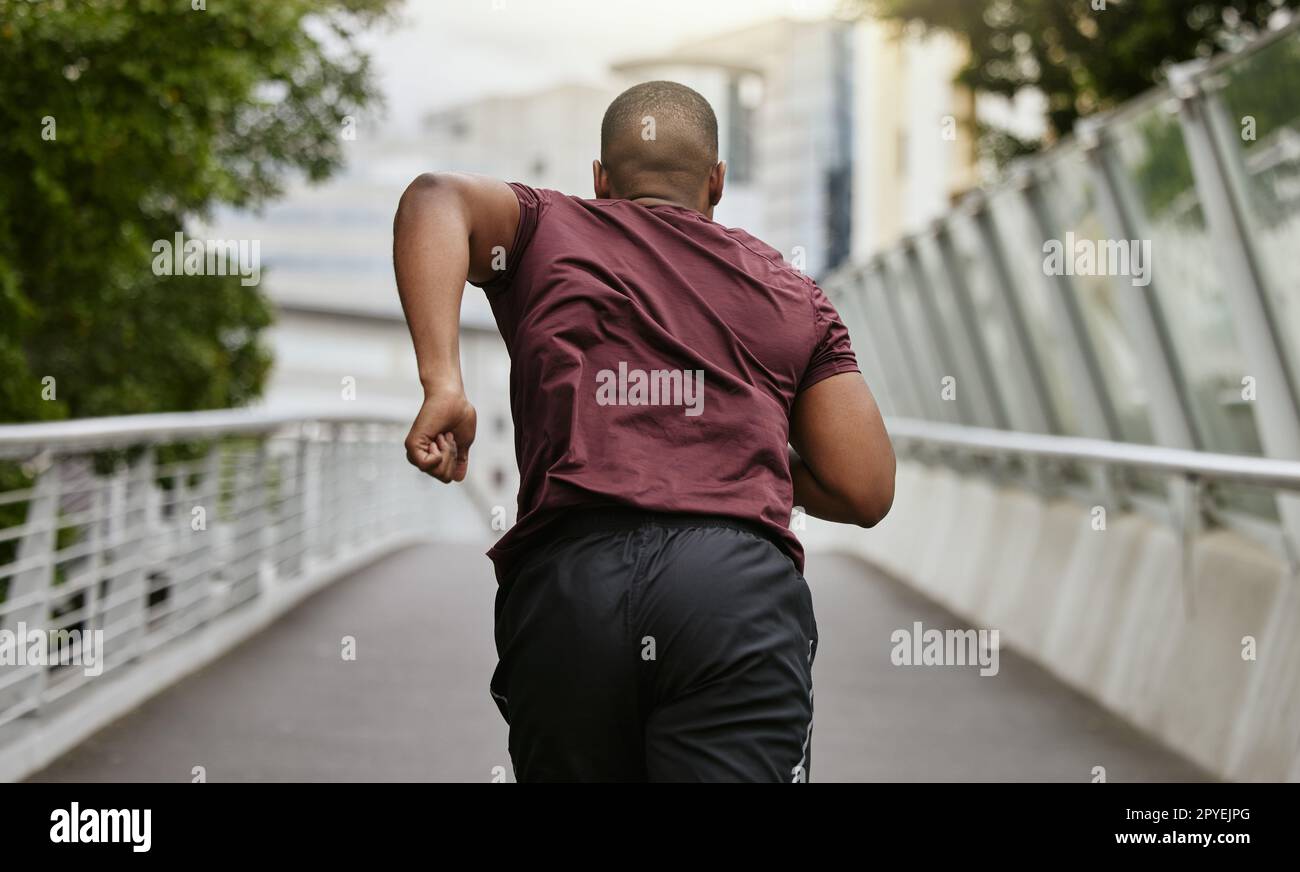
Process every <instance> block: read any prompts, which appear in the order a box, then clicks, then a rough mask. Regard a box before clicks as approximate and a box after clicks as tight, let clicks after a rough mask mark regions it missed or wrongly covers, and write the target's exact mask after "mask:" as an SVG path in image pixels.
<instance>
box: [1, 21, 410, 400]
mask: <svg viewBox="0 0 1300 872" xmlns="http://www.w3.org/2000/svg"><path fill="white" fill-rule="evenodd" d="M391 3H392V0H273V2H271V0H208V2H206V3H192V2H191V0H78V2H72V0H0V129H3V131H4V134H3V136H2V137H0V165H3V167H4V172H3V173H2V174H0V369H2V370H3V372H4V378H3V379H0V421H25V420H36V419H42V418H61V417H68V416H71V417H82V416H89V415H107V414H128V413H138V412H157V411H188V410H194V409H205V408H219V407H228V406H235V405H239V404H242V403H246V402H248V401H249V400H251V399H253V398H255V397H256V396H257V395H258V393H259V392H260V390H261V388H262V385H263V383H264V381H265V378H266V374H267V371H268V368H269V363H270V362H269V357H268V355H267V353H266V351H265V349H264V348H263V346H262V345H261V342H260V338H259V334H260V332H261V330H262V329H263V328H264V327H265V326H266V325H267V324H268V323H269V321H270V313H269V310H268V306H267V304H266V301H265V300H264V298H263V297H262V295H261V293H260V292H259V291H258V289H257V288H256V287H246V286H244V285H242V284H241V283H240V279H239V277H238V276H203V277H200V276H156V275H154V274H153V271H152V261H153V254H152V252H151V251H150V246H151V245H152V243H153V241H154V240H157V239H169V240H170V239H171V238H172V236H173V234H175V233H176V232H177V231H184V230H185V229H186V219H187V218H193V217H196V216H197V217H205V216H208V215H210V214H211V212H212V210H213V208H214V207H216V206H220V205H229V206H234V207H241V208H258V207H259V206H261V205H262V204H264V203H266V202H267V201H268V200H270V199H272V198H274V197H275V196H277V195H278V194H279V193H281V184H282V179H284V178H285V176H286V174H288V173H291V172H301V173H304V174H305V175H306V176H307V177H308V178H310V179H313V180H319V179H324V178H326V177H327V176H329V175H330V173H332V172H333V171H334V170H336V169H337V168H338V167H339V166H340V164H341V162H342V149H341V147H342V142H341V141H340V140H341V137H340V135H339V131H340V130H341V128H342V124H343V119H344V117H345V116H349V115H352V116H356V115H359V114H360V113H361V110H362V109H363V108H365V107H366V106H367V105H369V104H371V103H372V102H373V101H374V100H375V99H376V92H375V86H374V83H373V81H372V78H373V77H372V74H371V70H370V66H369V63H368V59H367V57H366V56H365V55H364V54H363V53H361V52H360V51H359V49H358V48H357V46H356V36H357V34H358V33H359V32H360V31H361V29H363V28H364V27H366V26H368V25H370V24H371V23H373V22H375V21H376V20H377V19H381V18H384V17H386V16H387V15H388V12H389V7H390V5H391ZM194 5H202V6H206V8H205V9H202V10H195V9H194V8H193V6H194ZM51 130H52V131H53V135H54V138H52V139H51V138H47V137H48V136H49V131H51ZM43 133H44V134H45V135H44V136H43ZM46 376H53V377H54V379H55V380H56V382H55V386H56V399H54V400H52V401H51V400H49V399H42V382H41V380H42V378H44V377H46Z"/></svg>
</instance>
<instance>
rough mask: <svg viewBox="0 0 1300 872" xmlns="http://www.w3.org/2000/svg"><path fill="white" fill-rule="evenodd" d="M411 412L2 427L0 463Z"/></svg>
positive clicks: (209, 415)
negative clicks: (42, 453) (55, 452)
mask: <svg viewBox="0 0 1300 872" xmlns="http://www.w3.org/2000/svg"><path fill="white" fill-rule="evenodd" d="M349 405H350V404H349ZM413 411H414V410H413V409H412V410H410V411H409V412H404V411H399V410H397V409H395V408H393V407H390V406H361V407H359V408H356V409H340V408H337V407H336V408H303V409H299V408H276V409H271V408H251V409H217V410H212V411H204V412H165V413H161V414H150V415H119V416H114V417H104V418H74V419H70V420H64V421H40V422H36V423H30V424H0V457H15V456H23V455H27V454H30V453H31V450H32V448H33V446H35V447H37V448H39V449H40V450H47V449H60V450H66V449H90V448H107V447H115V446H123V445H131V444H134V443H137V442H140V441H146V442H162V441H167V440H174V439H203V438H206V437H212V436H226V435H257V434H264V433H268V432H271V431H274V430H277V429H279V428H281V427H285V426H288V425H291V424H298V423H312V422H317V423H324V424H400V423H406V422H409V421H410V420H411V418H412V417H413Z"/></svg>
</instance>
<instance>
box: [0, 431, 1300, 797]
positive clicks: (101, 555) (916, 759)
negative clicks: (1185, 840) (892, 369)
mask: <svg viewBox="0 0 1300 872" xmlns="http://www.w3.org/2000/svg"><path fill="white" fill-rule="evenodd" d="M894 426H895V432H896V439H897V440H898V442H899V446H900V450H901V451H902V452H903V456H904V458H905V459H904V461H903V464H902V467H901V471H900V480H899V484H900V487H899V497H898V500H897V503H896V507H895V511H894V513H893V514H891V516H890V518H889V519H887V520H886V522H885V523H884V524H882V525H881V526H880V527H878V528H876V529H874V530H862V529H859V528H856V527H837V526H834V525H826V524H821V523H820V522H815V521H811V520H808V519H806V518H801V517H800V516H798V514H797V513H796V516H795V519H794V524H795V526H796V528H801V530H800V534H801V536H802V537H803V538H804V540H805V543H806V545H807V546H808V548H809V550H810V554H811V556H810V558H809V562H808V568H807V573H806V574H807V576H808V578H809V581H810V584H811V586H812V590H813V596H814V603H815V607H816V609H817V614H818V621H819V628H820V633H821V639H822V644H821V646H820V647H819V654H818V659H817V663H816V666H815V669H814V678H815V681H816V683H817V713H816V721H815V728H814V743H813V747H814V756H813V762H814V769H813V775H814V778H816V779H818V780H823V781H852V780H959V781H960V780H979V781H993V780H1051V781H1081V782H1082V781H1093V780H1099V779H1101V778H1105V779H1107V780H1113V781H1138V780H1162V781H1163V780H1202V779H1211V778H1214V777H1286V776H1288V775H1291V776H1292V777H1294V771H1293V770H1292V769H1289V768H1288V767H1293V766H1294V765H1295V764H1294V759H1295V758H1294V755H1292V756H1291V757H1287V753H1288V747H1287V743H1288V742H1290V743H1291V745H1294V740H1295V737H1296V735H1297V730H1296V723H1297V722H1296V720H1295V717H1296V715H1295V707H1294V706H1295V702H1296V700H1297V696H1296V693H1295V688H1294V685H1291V686H1288V687H1282V686H1271V687H1270V686H1269V685H1268V684H1267V683H1266V682H1268V681H1271V680H1273V679H1272V678H1269V677H1268V676H1275V677H1278V678H1282V679H1285V678H1286V677H1287V676H1289V678H1290V679H1291V680H1292V681H1294V679H1295V678H1296V675H1295V672H1294V668H1293V667H1294V666H1295V659H1294V658H1292V659H1291V662H1290V664H1289V667H1290V671H1289V672H1287V670H1281V671H1280V672H1279V671H1278V670H1271V671H1270V670H1265V669H1262V668H1261V667H1262V666H1265V665H1266V661H1268V658H1270V657H1273V656H1276V655H1275V654H1272V653H1269V654H1267V655H1265V654H1263V653H1261V656H1260V659H1259V661H1256V662H1249V661H1244V660H1242V659H1241V656H1240V650H1241V649H1240V645H1239V638H1238V636H1239V630H1242V629H1243V628H1245V629H1255V630H1256V631H1257V632H1258V633H1259V635H1260V638H1261V652H1263V651H1265V650H1267V651H1270V652H1272V651H1275V650H1277V649H1276V648H1274V647H1271V643H1270V642H1269V641H1268V640H1269V639H1270V638H1271V636H1270V635H1269V634H1270V633H1272V632H1276V633H1280V634H1283V635H1282V638H1285V639H1289V640H1291V642H1290V644H1293V643H1294V639H1295V636H1294V634H1293V633H1292V632H1291V631H1290V630H1289V629H1288V628H1287V627H1286V626H1285V623H1284V622H1285V619H1286V617H1285V616H1282V617H1279V614H1280V613H1279V612H1278V611H1277V610H1278V609H1279V608H1281V607H1282V604H1283V602H1284V601H1285V602H1289V603H1290V604H1291V605H1289V606H1287V607H1288V608H1294V602H1295V600H1294V597H1293V596H1292V597H1291V598H1290V599H1289V600H1288V599H1287V597H1288V596H1290V594H1288V593H1287V592H1288V591H1290V590H1291V588H1290V587H1287V586H1286V585H1287V584H1288V582H1287V581H1286V579H1285V578H1284V577H1283V574H1282V573H1281V571H1280V570H1279V567H1278V565H1275V564H1274V563H1272V562H1270V561H1269V560H1268V559H1267V558H1266V557H1263V556H1261V555H1259V554H1258V553H1255V552H1256V551H1257V550H1258V549H1251V548H1249V547H1246V546H1244V545H1243V544H1242V543H1241V542H1236V541H1234V540H1233V539H1232V536H1233V535H1234V534H1229V533H1224V532H1223V531H1213V532H1198V533H1196V534H1194V535H1193V537H1192V541H1190V542H1182V543H1180V539H1179V536H1180V534H1179V533H1178V532H1177V531H1175V530H1173V529H1172V528H1169V527H1161V526H1159V525H1158V524H1156V523H1154V522H1151V521H1148V520H1145V519H1143V518H1141V517H1138V516H1136V515H1122V516H1118V517H1113V518H1111V519H1109V521H1108V523H1107V526H1106V529H1105V530H1096V529H1094V516H1093V514H1092V513H1091V511H1090V509H1089V508H1088V507H1087V506H1084V505H1082V504H1078V503H1072V502H1070V501H1068V500H1057V499H1045V498H1043V497H1042V496H1041V495H1037V494H1033V493H1030V492H1028V491H1020V490H1017V489H1014V488H1010V487H1006V486H1000V485H998V484H997V483H996V482H995V481H994V480H993V479H991V478H989V477H987V476H981V475H978V474H970V473H969V472H968V473H967V474H963V473H961V472H959V471H956V470H954V469H952V468H951V467H950V466H948V465H945V464H943V463H941V462H939V461H938V459H937V458H936V457H926V456H925V455H926V453H927V452H929V453H938V452H941V451H943V450H946V449H947V450H957V449H956V448H955V444H956V440H958V439H959V438H960V439H967V440H970V439H973V438H974V437H975V436H976V435H985V436H986V438H989V440H990V442H995V441H996V440H995V439H993V438H992V437H987V434H975V433H974V431H970V430H961V429H959V428H954V429H952V430H942V429H938V430H931V429H928V428H932V426H933V425H928V424H925V423H923V422H903V421H897V422H894ZM404 430H405V422H404V421H399V420H397V419H396V418H393V417H391V416H386V415H379V414H372V415H359V414H356V413H352V414H350V415H348V416H329V415H317V416H313V417H309V418H308V417H295V416H288V415H274V414H270V413H265V412H215V413H196V414H190V415H164V416H139V417H135V418H119V419H100V420H94V421H81V422H61V423H56V424H37V425H21V426H11V427H3V428H0V454H3V455H4V456H6V457H8V458H11V459H20V460H21V465H20V466H19V469H20V474H22V475H24V476H26V477H27V479H28V481H27V482H26V486H24V487H16V488H12V489H10V490H9V491H7V492H6V493H5V495H4V500H3V504H4V505H5V506H6V507H9V508H10V509H12V508H14V507H19V506H21V507H22V509H23V511H22V513H21V516H22V517H21V521H18V522H16V523H13V524H11V525H9V526H7V527H6V528H4V530H3V533H0V535H3V537H4V541H5V542H7V543H10V544H11V547H10V550H9V551H8V552H7V553H6V555H5V564H4V566H3V572H4V577H5V578H6V579H7V581H6V586H5V594H4V600H3V602H0V629H2V630H3V631H7V632H9V633H10V634H11V635H12V634H16V633H17V632H18V628H19V627H20V626H24V625H25V626H26V628H27V632H28V633H30V632H31V630H32V628H37V627H39V628H44V629H46V630H49V631H58V630H66V631H69V632H70V631H74V630H75V631H77V632H78V634H79V635H80V636H81V637H82V638H83V639H85V640H87V641H86V642H85V647H86V648H87V649H91V648H94V650H93V651H91V652H90V654H89V656H85V655H86V654H87V652H86V651H82V652H81V653H82V655H83V657H82V660H90V661H93V662H92V663H90V664H86V663H83V662H80V661H73V662H67V663H63V664H59V663H57V662H46V663H40V662H35V661H36V660H38V659H39V658H37V657H34V656H30V655H31V654H32V652H30V651H29V652H28V655H29V656H28V660H29V661H30V662H26V663H24V664H16V663H13V662H12V660H11V661H10V662H9V663H8V665H5V666H3V667H0V704H2V706H3V708H2V709H0V711H3V715H2V717H3V721H0V767H3V768H0V775H2V776H3V777H4V778H6V779H20V778H31V779H36V780H70V781H134V780H159V781H170V780H177V781H184V780H192V779H195V778H199V777H202V778H204V779H207V780H212V781H262V780H270V781H286V780H318V781H325V780H344V781H352V780H406V779H411V780H457V781H491V780H494V779H496V780H500V779H505V780H510V779H511V778H512V775H511V771H510V761H509V756H508V753H507V751H506V726H505V724H504V723H503V722H502V721H501V719H500V716H499V715H498V713H497V710H496V707H495V704H494V703H493V702H492V700H491V698H490V697H489V694H488V691H487V681H488V678H489V677H490V675H491V672H492V669H493V667H494V665H495V650H494V646H493V640H492V604H493V597H494V595H495V582H494V580H493V576H492V573H491V569H490V564H489V562H488V561H487V559H486V557H485V556H484V555H483V551H484V550H485V549H486V547H487V546H488V545H489V544H490V542H491V540H492V536H493V535H495V534H494V533H492V531H491V528H490V524H491V519H492V518H493V517H494V514H495V513H494V512H493V507H491V506H487V505H483V504H481V503H479V502H477V501H476V500H475V499H474V494H475V490H474V488H473V487H472V486H471V487H460V486H445V485H440V484H438V483H437V482H434V481H433V480H432V479H429V478H427V477H425V476H422V475H420V474H418V473H416V472H415V471H414V470H412V469H410V468H409V467H408V466H407V465H406V463H405V459H404V457H403V454H402V449H401V447H400V446H401V438H402V436H403V435H404ZM1002 438H1004V439H1015V438H1019V437H1016V436H1014V435H1012V436H1007V435H1004V436H1003V437H1002ZM1067 448H1068V449H1070V450H1072V451H1075V452H1083V451H1085V450H1086V449H1090V450H1093V451H1101V450H1103V447H1099V446H1097V445H1093V444H1090V443H1089V444H1078V443H1076V444H1073V445H1065V444H1061V445H1057V446H1055V448H1054V450H1057V451H1064V450H1066V449H1067ZM968 450H969V451H972V452H975V454H972V455H970V456H971V457H974V456H975V455H976V454H978V453H979V452H993V453H1006V452H1010V451H1011V447H1010V446H999V445H997V444H988V445H986V446H985V447H982V448H976V447H968ZM1018 450H1021V451H1028V450H1029V449H1028V448H1026V447H1024V446H1020V447H1019V449H1018ZM1106 450H1112V451H1113V450H1116V449H1115V448H1114V446H1112V447H1111V448H1110V449H1106ZM1130 450H1131V447H1130ZM1166 460H1167V458H1166ZM1197 460H1198V461H1199V462H1200V463H1201V467H1198V469H1199V470H1200V473H1201V474H1204V475H1209V474H1210V471H1209V470H1210V468H1211V467H1212V466H1213V464H1214V463H1216V462H1222V460H1215V459H1214V458H1210V457H1208V456H1201V457H1199V458H1197ZM1250 461H1251V459H1244V458H1234V459H1233V463H1234V464H1237V463H1241V462H1246V467H1241V468H1237V467H1234V471H1233V472H1232V473H1231V474H1232V475H1235V476H1238V477H1240V479H1241V480H1251V477H1252V476H1257V477H1259V478H1258V480H1259V481H1264V482H1267V483H1274V482H1277V481H1286V482H1292V481H1295V482H1300V470H1298V469H1296V468H1295V467H1296V466H1297V464H1278V463H1275V462H1272V461H1266V460H1258V459H1255V460H1254V462H1250ZM1145 462H1149V463H1152V464H1155V462H1156V458H1154V457H1152V458H1146V459H1145ZM1152 468H1155V467H1154V466H1153V467H1152ZM1243 470H1244V471H1243ZM1184 471H1185V470H1184ZM1221 474H1223V475H1228V474H1229V473H1228V472H1223V473H1221ZM16 517H17V515H16V514H11V515H10V519H11V520H12V519H14V518H16ZM1180 549H1183V550H1186V551H1188V552H1190V553H1191V554H1192V555H1193V557H1194V559H1195V566H1194V567H1193V569H1192V570H1191V577H1190V578H1187V577H1185V575H1184V572H1183V569H1182V568H1180V567H1181V564H1180V562H1179V559H1180V558H1179V556H1178V555H1179V554H1180V553H1181V551H1180ZM1238 549H1239V550H1238ZM1235 560H1240V561H1242V562H1241V563H1240V564H1239V565H1230V563H1229V561H1235ZM1241 567H1244V569H1242V568H1241ZM1229 568H1231V571H1230V572H1229V571H1228V570H1229ZM1270 573H1272V574H1270ZM1270 584H1271V585H1272V586H1271V587H1270V586H1269V585H1270ZM1185 585H1190V586H1191V587H1190V589H1189V588H1187V587H1185ZM1189 592H1190V593H1191V598H1189V599H1185V598H1184V595H1185V594H1187V593H1189ZM1270 594H1271V596H1270ZM1289 614H1290V615H1291V616H1292V617H1293V616H1294V612H1291V613H1289ZM1266 618H1267V619H1268V620H1272V621H1273V623H1272V624H1270V625H1268V626H1265V623H1267V620H1265V619H1266ZM1261 620H1263V621H1264V623H1260V621H1261ZM1252 622H1254V623H1252ZM976 629H989V630H991V629H997V630H999V637H1000V638H999V641H998V643H997V644H996V657H990V656H989V655H991V654H992V653H993V652H992V651H991V650H989V646H988V644H987V639H988V637H987V636H986V637H985V640H984V641H983V642H982V644H981V645H980V647H979V650H978V652H976V653H972V654H971V655H970V656H967V657H965V658H964V659H963V658H961V657H959V658H958V660H957V661H953V659H952V652H953V646H952V644H951V641H950V642H949V644H948V645H947V646H943V645H940V646H938V647H937V648H936V647H933V646H931V645H930V644H929V642H928V641H926V640H925V638H924V637H925V633H926V631H931V630H933V631H940V632H943V631H955V630H976ZM96 633H98V634H99V635H100V643H99V647H97V648H95V646H94V645H93V644H92V643H91V642H90V641H89V640H90V639H91V638H93V637H94V636H95V634H96ZM970 635H971V636H972V637H973V636H974V635H975V634H973V633H972V634H970ZM1240 635H1246V634H1245V633H1244V632H1243V633H1240ZM54 636H55V632H52V633H51V635H50V639H49V647H48V648H47V649H45V650H47V651H48V652H49V653H50V657H49V659H50V660H54V661H57V659H58V658H57V657H56V656H55V655H56V654H57V652H58V651H59V650H60V648H59V646H58V645H56V644H55V642H54V641H53V640H54ZM951 637H952V634H951V633H950V634H949V640H951ZM903 640H905V641H903ZM1216 646H1219V647H1218V649H1217V653H1216ZM945 647H946V652H945V650H942V649H944V648H945ZM957 647H958V648H960V647H961V646H960V645H958V646H957ZM913 652H916V655H917V656H916V657H913V656H912V655H913ZM931 655H934V656H931ZM1283 655H1285V650H1283ZM936 657H937V658H938V660H940V661H943V662H932V661H934V660H935V658H936ZM945 658H947V659H946V660H945ZM1238 664H1240V665H1238ZM1288 705H1289V706H1291V708H1289V709H1287V706H1288ZM1270 713H1271V714H1272V716H1273V720H1272V721H1270ZM1270 724H1271V725H1272V729H1271V730H1270ZM1270 736H1272V742H1273V745H1272V747H1271V750H1270V747H1269V746H1268V741H1269V737H1270ZM1289 751H1290V752H1294V748H1293V747H1291V748H1290V749H1289Z"/></svg>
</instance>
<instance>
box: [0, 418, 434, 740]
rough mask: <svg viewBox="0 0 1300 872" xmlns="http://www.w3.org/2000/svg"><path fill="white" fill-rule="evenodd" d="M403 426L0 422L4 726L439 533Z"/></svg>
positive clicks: (320, 421)
mask: <svg viewBox="0 0 1300 872" xmlns="http://www.w3.org/2000/svg"><path fill="white" fill-rule="evenodd" d="M407 424H408V422H407V421H406V420H405V419H402V418H399V417H397V416H395V415H391V414H387V413H380V412H376V413H355V414H354V413H337V412H333V413H326V414H311V415H301V414H284V413H275V412H269V411H218V412H201V413H193V414H172V415H140V416H130V417H122V418H104V419H90V420H78V421H63V422H55V423H40V424H23V425H8V426H0V725H3V724H5V723H9V722H12V721H14V720H15V719H17V718H20V717H21V716H22V715H24V714H27V713H30V712H33V711H36V710H37V709H39V708H40V707H42V706H43V705H45V704H47V703H50V702H52V701H54V700H56V699H59V698H61V697H65V696H68V695H70V694H75V693H77V692H78V691H79V690H81V689H82V688H84V687H86V686H87V685H88V684H89V683H90V678H92V677H97V676H99V675H105V674H109V673H111V672H114V671H116V670H119V669H122V668H123V667H124V666H127V665H128V664H131V663H133V662H137V661H139V660H141V659H142V658H147V657H149V656H150V654H151V653H152V652H154V651H155V650H156V649H158V648H159V647H160V646H164V645H166V644H167V643H168V642H170V641H172V640H174V639H176V638H177V637H179V636H182V635H184V634H186V633H190V632H192V631H194V630H195V629H196V628H199V627H201V626H203V625H205V624H208V623H210V622H213V621H215V620H216V619H218V618H220V617H222V616H223V615H226V614H228V613H231V612H234V611H235V610H238V609H240V608H241V607H242V606H244V605H245V604H248V603H250V602H253V601H255V600H257V599H258V598H259V597H265V596H266V595H268V594H273V593H275V592H276V591H277V589H280V590H283V589H291V588H293V586H294V584H295V582H298V581H300V580H301V579H303V578H304V577H306V576H308V575H311V574H313V573H315V574H317V575H319V574H320V573H321V572H323V571H327V570H328V569H329V567H330V566H331V565H338V564H339V563H340V562H342V561H347V560H356V559H358V558H359V557H364V556H365V555H366V554H368V553H375V554H378V553H379V552H380V551H381V550H383V549H384V548H386V547H391V544H392V543H393V542H394V541H397V540H399V539H403V538H411V537H415V536H419V535H431V534H432V533H433V531H434V529H435V526H436V524H437V518H438V513H437V509H438V508H439V506H440V504H439V503H438V500H439V490H438V486H437V484H436V482H433V481H432V480H431V479H429V478H428V477H426V476H423V475H421V474H420V473H418V472H417V471H415V470H414V469H412V468H411V467H409V466H408V465H407V463H406V460H405V456H404V453H403V451H402V447H401V445H402V438H403V436H404V435H405V432H406V429H405V428H406V426H407ZM74 631H75V632H74ZM96 640H98V641H97V642H96ZM6 645H8V647H6ZM16 646H18V647H16ZM92 661H93V662H92Z"/></svg>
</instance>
